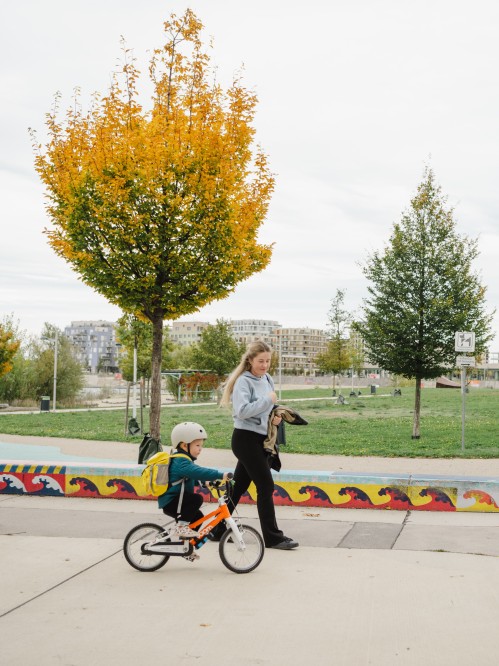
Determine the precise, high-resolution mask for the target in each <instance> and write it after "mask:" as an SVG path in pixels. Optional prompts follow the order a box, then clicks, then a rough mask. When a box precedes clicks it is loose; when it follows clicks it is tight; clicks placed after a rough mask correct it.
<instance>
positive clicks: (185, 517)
mask: <svg viewBox="0 0 499 666" xmlns="http://www.w3.org/2000/svg"><path fill="white" fill-rule="evenodd" d="M207 437H208V435H207V434H206V430H205V429H204V428H203V426H201V425H199V423H193V422H190V421H187V422H185V423H179V424H177V425H176V426H175V427H174V428H173V430H172V433H171V442H172V446H173V448H174V449H175V451H174V452H173V454H172V458H171V462H170V469H169V485H168V490H167V491H166V492H165V493H163V494H162V495H160V496H159V497H158V505H159V508H160V509H163V513H165V514H166V515H167V516H171V517H172V518H176V519H177V526H176V534H177V535H178V536H179V537H184V538H190V537H193V536H197V532H195V531H194V530H192V529H191V528H190V527H189V523H192V522H194V521H195V520H199V519H200V518H202V517H203V515H204V514H203V512H202V511H201V505H202V503H203V497H202V495H200V494H198V493H195V492H194V486H195V484H196V481H197V482H199V481H216V480H218V479H223V480H224V481H225V480H226V479H227V473H225V474H224V473H223V472H220V471H219V470H217V469H211V468H209V467H201V466H200V465H196V463H195V461H196V460H197V458H198V456H199V455H200V453H201V451H202V449H203V444H204V441H205V440H206V439H207ZM179 454H180V455H179Z"/></svg>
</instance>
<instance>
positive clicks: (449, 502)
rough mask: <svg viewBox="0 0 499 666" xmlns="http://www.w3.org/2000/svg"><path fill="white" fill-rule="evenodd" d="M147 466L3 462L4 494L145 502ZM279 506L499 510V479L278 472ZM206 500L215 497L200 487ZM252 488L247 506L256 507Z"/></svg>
mask: <svg viewBox="0 0 499 666" xmlns="http://www.w3.org/2000/svg"><path fill="white" fill-rule="evenodd" d="M142 469H143V466H142V465H134V464H119V465H105V464H102V463H93V464H92V463H88V464H85V465H81V464H73V463H70V464H52V465H41V464H39V463H7V462H1V461H0V494H22V495H34V496H59V497H94V498H95V497H98V498H113V499H144V500H148V499H149V500H153V499H155V498H153V497H150V496H147V495H146V494H145V492H144V490H143V487H142V479H141V473H142ZM274 478H275V492H274V499H275V503H276V504H277V505H284V506H302V507H326V508H343V509H391V510H400V511H478V512H499V479H487V478H480V477H476V478H474V479H466V478H459V479H453V478H451V477H444V476H441V477H436V476H435V477H430V476H428V477H423V476H412V475H407V476H404V475H393V476H390V475H375V474H351V475H349V474H334V473H331V472H305V471H300V472H287V473H285V474H275V477H274ZM199 492H201V493H202V494H203V496H204V497H205V500H206V501H212V500H213V501H214V496H212V495H211V492H210V491H209V490H208V489H206V488H200V489H199ZM255 500H256V491H255V488H254V486H253V485H252V486H250V488H249V491H248V493H246V494H245V495H244V496H243V498H242V500H241V501H242V502H247V503H254V502H255Z"/></svg>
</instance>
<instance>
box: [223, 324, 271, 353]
mask: <svg viewBox="0 0 499 666" xmlns="http://www.w3.org/2000/svg"><path fill="white" fill-rule="evenodd" d="M229 323H230V326H231V328H232V335H233V336H234V338H235V339H236V340H237V341H238V342H243V343H244V344H245V345H247V344H249V343H250V342H254V341H255V340H263V341H264V342H267V343H268V344H269V345H271V346H272V347H275V346H276V342H277V335H276V330H277V329H278V328H280V324H279V322H278V321H271V320H270V319H231V320H230V322H229Z"/></svg>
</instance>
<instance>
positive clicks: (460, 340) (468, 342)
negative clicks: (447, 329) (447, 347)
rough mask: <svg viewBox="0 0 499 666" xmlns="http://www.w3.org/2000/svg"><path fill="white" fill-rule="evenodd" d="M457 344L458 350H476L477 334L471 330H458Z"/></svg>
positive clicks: (456, 349)
mask: <svg viewBox="0 0 499 666" xmlns="http://www.w3.org/2000/svg"><path fill="white" fill-rule="evenodd" d="M455 340H456V346H455V350H454V351H457V352H474V351H475V334H474V333H472V332H471V331H457V333H456V338H455Z"/></svg>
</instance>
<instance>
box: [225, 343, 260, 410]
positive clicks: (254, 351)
mask: <svg viewBox="0 0 499 666" xmlns="http://www.w3.org/2000/svg"><path fill="white" fill-rule="evenodd" d="M263 352H268V353H270V354H271V353H272V347H271V346H270V345H268V344H267V343H266V342H263V340H255V342H250V344H249V345H248V346H247V348H246V351H245V352H244V354H243V355H242V356H241V361H240V362H239V365H238V366H237V368H235V369H234V370H233V371H232V372H231V374H230V375H229V378H228V379H227V381H226V382H225V386H224V392H223V393H222V399H221V400H220V404H221V405H223V406H227V405H230V399H231V396H232V391H233V389H234V384H235V383H236V380H237V378H238V377H240V376H241V375H242V374H243V372H246V370H251V361H252V360H253V359H254V358H255V356H258V354H262V353H263Z"/></svg>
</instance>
